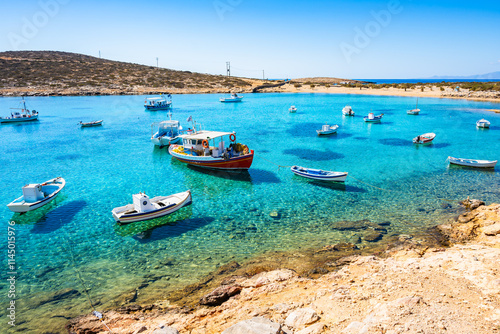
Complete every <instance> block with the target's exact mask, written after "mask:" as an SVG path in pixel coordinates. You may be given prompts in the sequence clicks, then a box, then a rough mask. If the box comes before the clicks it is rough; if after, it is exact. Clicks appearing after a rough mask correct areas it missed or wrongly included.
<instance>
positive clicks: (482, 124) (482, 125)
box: [476, 118, 490, 129]
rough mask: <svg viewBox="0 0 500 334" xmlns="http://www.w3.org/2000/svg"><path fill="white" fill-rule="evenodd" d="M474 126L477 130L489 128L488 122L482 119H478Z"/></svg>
mask: <svg viewBox="0 0 500 334" xmlns="http://www.w3.org/2000/svg"><path fill="white" fill-rule="evenodd" d="M476 126H477V127H478V128H485V129H487V128H489V127H490V122H489V121H487V120H485V119H484V118H483V119H480V120H479V121H477V122H476Z"/></svg>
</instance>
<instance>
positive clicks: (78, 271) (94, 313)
mask: <svg viewBox="0 0 500 334" xmlns="http://www.w3.org/2000/svg"><path fill="white" fill-rule="evenodd" d="M66 233H67V232H66ZM68 240H70V239H69V234H68V238H66V242H67V243H68V249H69V253H70V255H71V261H72V262H73V269H75V271H76V273H77V277H78V280H79V281H80V284H81V285H82V287H83V291H84V292H85V296H86V297H87V300H88V301H89V304H90V307H91V308H92V314H93V315H95V316H96V317H97V319H99V321H100V322H102V324H103V325H104V327H106V328H107V329H108V331H109V332H110V333H113V332H112V331H111V329H110V328H109V327H108V325H107V324H106V323H105V322H104V320H103V319H102V318H103V316H102V313H100V312H99V311H97V310H96V309H95V308H94V304H93V303H92V300H91V299H90V295H89V292H88V289H87V287H86V286H85V282H84V281H83V278H82V274H81V272H80V270H78V268H77V267H76V265H75V263H76V261H75V255H74V253H73V249H72V247H71V244H70V243H69V241H68Z"/></svg>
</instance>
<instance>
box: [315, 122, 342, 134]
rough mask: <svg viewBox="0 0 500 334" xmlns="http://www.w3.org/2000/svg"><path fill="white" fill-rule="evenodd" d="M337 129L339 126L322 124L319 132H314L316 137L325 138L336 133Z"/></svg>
mask: <svg viewBox="0 0 500 334" xmlns="http://www.w3.org/2000/svg"><path fill="white" fill-rule="evenodd" d="M338 128H339V126H338V125H337V124H335V125H332V126H330V125H328V124H323V126H322V127H321V130H316V132H317V133H318V136H326V135H331V134H334V133H336V132H337V129H338Z"/></svg>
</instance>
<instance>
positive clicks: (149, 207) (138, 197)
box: [132, 193, 156, 212]
mask: <svg viewBox="0 0 500 334" xmlns="http://www.w3.org/2000/svg"><path fill="white" fill-rule="evenodd" d="M132 198H133V200H134V209H135V211H137V212H149V211H153V210H156V208H155V206H154V205H153V204H152V203H151V201H150V200H149V196H148V195H146V194H143V193H138V194H134V195H132Z"/></svg>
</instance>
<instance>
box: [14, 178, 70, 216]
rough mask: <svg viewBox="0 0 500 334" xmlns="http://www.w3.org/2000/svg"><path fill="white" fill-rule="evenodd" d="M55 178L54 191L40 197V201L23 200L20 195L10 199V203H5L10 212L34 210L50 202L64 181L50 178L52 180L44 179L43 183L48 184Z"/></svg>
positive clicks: (61, 187) (64, 183) (62, 186)
mask: <svg viewBox="0 0 500 334" xmlns="http://www.w3.org/2000/svg"><path fill="white" fill-rule="evenodd" d="M56 180H57V181H58V182H59V183H58V184H57V189H56V190H55V191H53V192H52V193H51V194H50V195H48V196H47V197H45V198H44V199H42V200H40V201H36V202H25V201H24V196H21V197H19V198H17V199H15V200H14V201H12V202H11V203H9V204H7V207H8V208H9V210H10V211H12V212H17V213H24V212H28V211H33V210H36V209H38V208H40V207H42V206H44V205H46V204H49V203H50V202H52V200H54V198H56V196H57V195H58V194H59V192H60V191H61V190H62V189H63V188H64V186H65V185H66V181H65V180H64V179H63V178H56V179H52V180H49V181H46V182H45V183H47V184H48V185H49V186H50V185H51V184H49V183H50V182H52V181H56ZM43 187H44V186H42V190H43Z"/></svg>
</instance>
